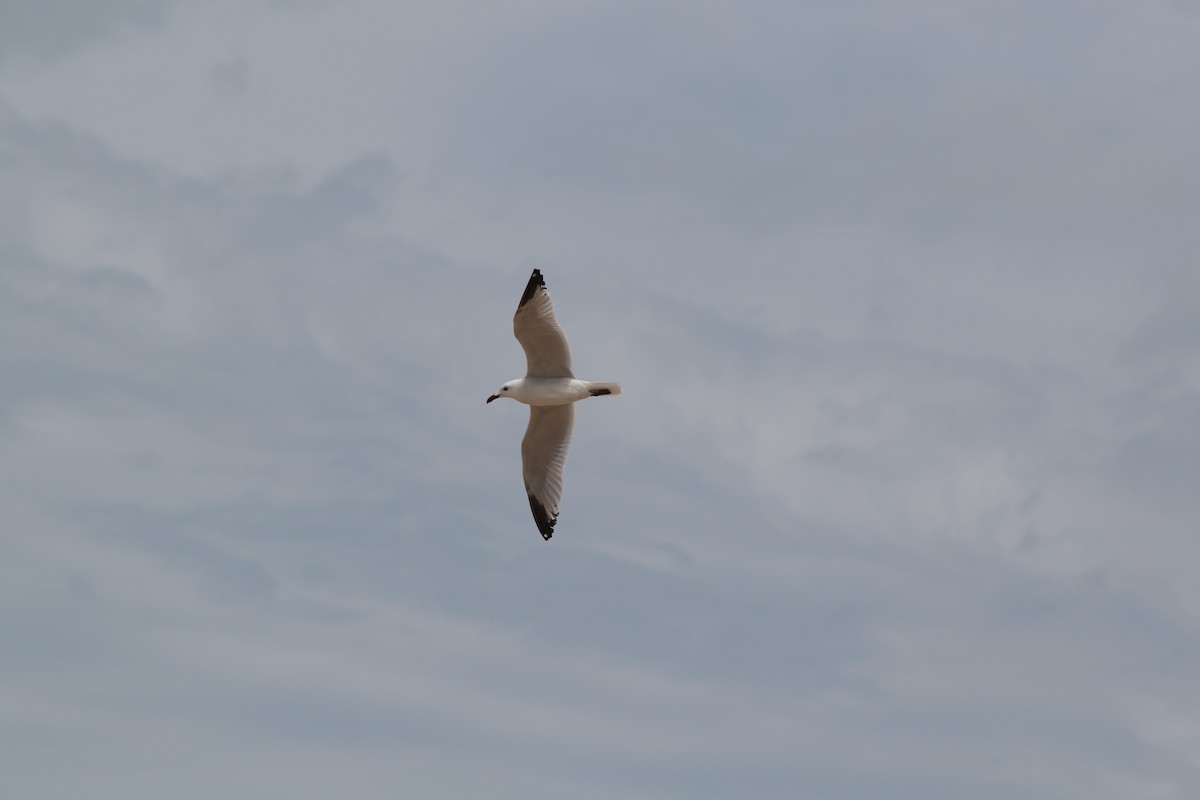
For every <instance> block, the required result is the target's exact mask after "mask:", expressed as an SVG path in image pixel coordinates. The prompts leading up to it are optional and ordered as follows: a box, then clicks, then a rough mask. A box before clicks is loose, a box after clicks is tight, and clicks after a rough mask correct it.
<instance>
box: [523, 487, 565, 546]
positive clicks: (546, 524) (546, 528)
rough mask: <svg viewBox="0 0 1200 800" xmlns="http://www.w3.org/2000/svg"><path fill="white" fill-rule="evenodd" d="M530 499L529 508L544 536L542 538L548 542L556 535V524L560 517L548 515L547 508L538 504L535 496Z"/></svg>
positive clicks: (530, 496)
mask: <svg viewBox="0 0 1200 800" xmlns="http://www.w3.org/2000/svg"><path fill="white" fill-rule="evenodd" d="M527 496H528V497H529V508H530V510H531V511H533V521H534V522H536V523H537V527H538V532H539V533H541V534H542V538H543V539H545V540H546V541H547V542H548V541H550V537H551V536H553V535H554V523H556V522H558V515H557V514H555V515H554V516H553V517H552V516H550V515H549V514H547V513H546V507H545V506H544V505H542V504H541V503H539V502H538V500H537V498H536V497H534V496H533V495H527Z"/></svg>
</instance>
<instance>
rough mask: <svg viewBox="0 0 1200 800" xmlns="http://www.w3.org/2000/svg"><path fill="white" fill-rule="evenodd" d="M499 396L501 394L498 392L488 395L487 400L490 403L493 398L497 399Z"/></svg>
mask: <svg viewBox="0 0 1200 800" xmlns="http://www.w3.org/2000/svg"><path fill="white" fill-rule="evenodd" d="M499 396H500V395H498V394H494V395H491V396H490V397H488V399H487V401H488V402H489V403H490V402H492V401H493V400H495V399H496V398H497V397H499Z"/></svg>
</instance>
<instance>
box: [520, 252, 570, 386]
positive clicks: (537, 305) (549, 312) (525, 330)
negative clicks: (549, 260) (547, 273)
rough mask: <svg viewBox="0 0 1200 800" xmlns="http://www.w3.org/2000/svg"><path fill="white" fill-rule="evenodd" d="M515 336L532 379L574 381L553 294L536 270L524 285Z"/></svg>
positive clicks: (539, 272) (565, 340) (540, 273)
mask: <svg viewBox="0 0 1200 800" xmlns="http://www.w3.org/2000/svg"><path fill="white" fill-rule="evenodd" d="M513 333H514V334H515V335H516V337H517V341H518V342H520V343H521V347H522V349H524V350H525V361H526V362H527V369H526V373H527V375H528V377H531V378H574V377H575V373H573V372H571V348H570V347H569V346H568V345H567V335H566V334H565V333H563V329H562V328H561V327H560V326H559V324H558V320H557V319H555V317H554V306H553V305H552V304H551V303H550V292H549V291H547V290H546V281H545V279H543V278H542V271H541V270H539V269H535V270H534V271H533V274H532V275H530V276H529V283H528V284H526V285H525V293H524V294H522V295H521V303H520V305H518V306H517V313H516V314H515V315H514V316H513Z"/></svg>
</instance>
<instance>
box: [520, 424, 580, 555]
mask: <svg viewBox="0 0 1200 800" xmlns="http://www.w3.org/2000/svg"><path fill="white" fill-rule="evenodd" d="M574 424H575V406H574V405H570V404H569V405H564V406H530V407H529V427H527V428H526V429H525V438H524V439H523V440H521V468H522V473H523V475H524V478H525V493H526V494H527V495H528V496H529V508H530V510H531V511H533V519H534V521H535V522H536V523H537V527H538V531H540V532H541V534H542V538H543V539H546V540H547V541H549V539H550V537H551V536H552V535H553V534H554V523H555V522H557V521H558V506H559V503H560V502H561V501H562V491H563V466H564V465H565V464H566V463H567V448H569V447H570V446H571V430H572V428H573V427H574Z"/></svg>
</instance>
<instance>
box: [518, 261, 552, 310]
mask: <svg viewBox="0 0 1200 800" xmlns="http://www.w3.org/2000/svg"><path fill="white" fill-rule="evenodd" d="M545 286H546V280H545V279H544V278H543V277H542V271H541V270H540V269H535V270H534V271H533V274H532V275H530V276H529V283H527V284H525V293H524V294H523V295H521V302H520V303H518V304H517V308H518V309H520V308H521V307H522V306H523V305H525V304H526V303H528V302H529V301H530V300H532V299H533V293H534V292H536V291H537V290H538V289H540V288H545Z"/></svg>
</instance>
